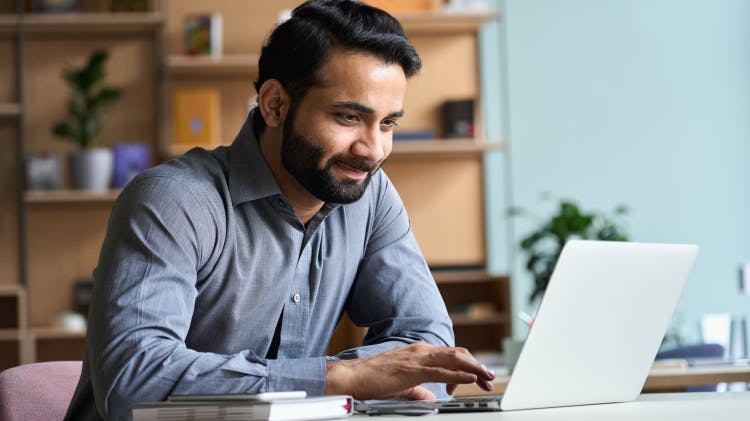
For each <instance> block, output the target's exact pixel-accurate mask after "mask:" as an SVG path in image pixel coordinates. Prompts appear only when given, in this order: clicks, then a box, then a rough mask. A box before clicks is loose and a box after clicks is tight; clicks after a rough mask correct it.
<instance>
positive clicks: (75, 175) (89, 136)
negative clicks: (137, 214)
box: [52, 50, 120, 191]
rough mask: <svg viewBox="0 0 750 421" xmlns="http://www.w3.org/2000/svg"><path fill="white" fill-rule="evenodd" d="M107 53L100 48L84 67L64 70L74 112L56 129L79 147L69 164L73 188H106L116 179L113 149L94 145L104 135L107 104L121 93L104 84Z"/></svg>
mask: <svg viewBox="0 0 750 421" xmlns="http://www.w3.org/2000/svg"><path fill="white" fill-rule="evenodd" d="M107 56H108V54H107V52H106V51H104V50H97V51H95V52H94V53H93V54H91V56H90V57H89V60H88V62H87V63H86V65H84V66H83V67H82V68H80V69H67V70H65V71H64V72H63V77H64V79H65V81H66V82H67V83H68V85H69V86H70V88H71V94H70V99H69V100H68V113H69V114H70V116H69V118H68V120H66V121H62V122H59V123H57V124H56V125H55V126H54V128H53V129H52V131H53V133H54V134H55V136H58V137H61V138H68V139H70V140H72V141H73V142H74V143H76V144H77V145H78V147H79V150H78V152H77V153H74V154H72V155H70V157H69V164H68V165H69V169H70V175H71V181H72V185H73V188H77V189H89V190H99V191H101V190H106V189H108V188H109V185H110V182H111V180H112V151H111V150H110V149H107V148H94V147H93V146H94V145H95V144H96V142H97V141H98V140H99V137H100V135H101V131H102V119H103V118H104V116H105V115H106V112H107V105H108V104H110V103H111V102H113V101H115V100H116V99H118V98H119V97H120V90H119V89H117V88H114V87H111V86H105V85H104V77H105V75H106V73H105V71H104V63H105V62H106V60H107Z"/></svg>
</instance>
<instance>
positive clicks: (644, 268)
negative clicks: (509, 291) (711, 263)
mask: <svg viewBox="0 0 750 421" xmlns="http://www.w3.org/2000/svg"><path fill="white" fill-rule="evenodd" d="M697 254H698V247H697V246H696V245H689V244H654V243H634V242H607V241H583V240H574V241H569V242H568V243H567V244H566V245H565V247H564V248H563V250H562V252H561V254H560V258H559V259H558V261H557V265H556V266H555V270H554V272H553V273H552V277H551V278H550V282H549V285H548V287H547V291H546V293H545V294H544V297H543V298H542V302H541V304H540V306H539V311H538V312H537V316H536V318H535V320H534V324H533V327H532V328H531V330H530V331H529V334H528V337H527V338H526V342H525V344H524V347H523V349H522V351H521V354H520V356H519V358H518V362H517V363H516V366H515V368H514V371H513V375H512V376H511V378H510V381H509V383H508V387H507V388H506V391H505V394H504V395H503V396H502V397H499V396H494V397H483V398H481V399H479V400H477V399H472V398H457V399H453V400H449V401H441V402H434V403H427V402H418V403H413V404H412V405H415V406H417V407H420V408H435V409H437V410H438V411H441V412H457V411H477V410H481V411H490V410H495V411H497V410H505V411H507V410H518V409H532V408H549V407H561V406H574V405H590V404H603V403H614V402H628V401H632V400H635V398H637V397H638V395H639V394H640V391H641V390H642V389H643V384H644V383H645V381H646V378H647V377H648V373H649V370H650V368H651V365H652V363H653V361H654V357H655V356H656V352H657V351H658V349H659V345H660V343H661V340H662V338H663V337H664V333H665V332H666V330H667V327H668V325H669V323H670V321H671V319H672V314H673V312H674V309H675V307H676V305H677V302H678V300H679V298H680V295H681V292H682V288H683V286H684V284H685V281H686V280H687V278H688V275H689V273H690V270H691V269H692V266H693V262H694V261H695V258H696V256H697ZM405 404H409V403H407V402H398V403H396V402H390V403H382V404H381V403H371V404H369V405H368V407H370V408H374V409H371V410H377V407H378V405H391V407H393V405H400V406H399V408H403V407H404V405H405ZM355 409H357V408H356V406H355ZM428 410H429V409H425V411H428ZM396 413H399V412H396Z"/></svg>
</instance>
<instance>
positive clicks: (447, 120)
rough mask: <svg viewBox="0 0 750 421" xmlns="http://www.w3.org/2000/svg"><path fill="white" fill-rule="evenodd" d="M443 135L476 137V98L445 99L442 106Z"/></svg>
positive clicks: (446, 136) (448, 136) (449, 136)
mask: <svg viewBox="0 0 750 421" xmlns="http://www.w3.org/2000/svg"><path fill="white" fill-rule="evenodd" d="M441 114H442V119H443V137H445V138H446V139H456V138H464V139H466V138H469V139H470V138H473V137H474V100H473V99H465V100H458V101H453V100H451V101H445V102H444V103H443V106H442V108H441Z"/></svg>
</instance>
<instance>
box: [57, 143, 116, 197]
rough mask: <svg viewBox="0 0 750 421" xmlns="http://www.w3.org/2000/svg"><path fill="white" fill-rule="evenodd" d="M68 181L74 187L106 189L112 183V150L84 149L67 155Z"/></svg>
mask: <svg viewBox="0 0 750 421" xmlns="http://www.w3.org/2000/svg"><path fill="white" fill-rule="evenodd" d="M68 170H69V171H70V182H71V185H72V187H73V188H74V189H82V190H98V191H102V190H107V189H109V186H110V185H111V184H112V150H111V149H106V148H93V149H85V150H82V151H78V152H75V153H73V154H71V155H70V156H69V157H68Z"/></svg>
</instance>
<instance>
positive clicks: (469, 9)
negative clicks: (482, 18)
mask: <svg viewBox="0 0 750 421" xmlns="http://www.w3.org/2000/svg"><path fill="white" fill-rule="evenodd" d="M489 10H490V4H489V1H488V0H447V1H446V2H445V4H444V5H443V12H446V13H484V12H487V11H489Z"/></svg>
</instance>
